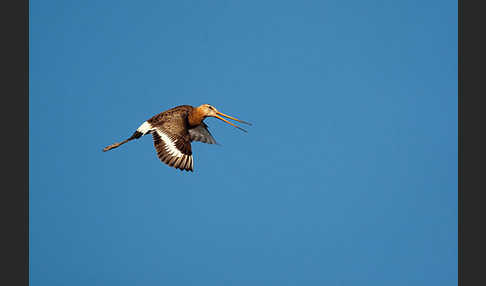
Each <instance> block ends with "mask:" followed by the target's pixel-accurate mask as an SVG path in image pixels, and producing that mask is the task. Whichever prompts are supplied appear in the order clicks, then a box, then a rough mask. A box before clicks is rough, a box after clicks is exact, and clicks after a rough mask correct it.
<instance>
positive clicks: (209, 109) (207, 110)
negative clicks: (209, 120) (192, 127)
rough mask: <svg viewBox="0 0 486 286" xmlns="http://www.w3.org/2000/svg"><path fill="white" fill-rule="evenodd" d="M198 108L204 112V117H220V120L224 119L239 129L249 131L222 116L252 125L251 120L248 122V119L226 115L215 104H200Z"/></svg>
mask: <svg viewBox="0 0 486 286" xmlns="http://www.w3.org/2000/svg"><path fill="white" fill-rule="evenodd" d="M197 110H198V111H199V112H200V113H201V114H202V116H203V118H206V117H216V118H218V119H220V120H222V121H224V122H226V123H228V124H230V125H232V126H234V127H236V128H238V129H240V130H242V131H245V132H247V131H246V130H245V129H243V128H241V127H240V126H238V125H235V124H233V123H231V122H229V121H228V120H226V119H224V118H223V117H221V116H224V117H226V118H229V119H232V120H235V121H238V122H240V123H244V124H248V125H251V123H249V122H246V121H243V120H239V119H237V118H234V117H232V116H229V115H226V114H224V113H222V112H219V111H218V110H217V109H216V108H215V107H214V106H212V105H209V104H203V105H200V106H198V107H197Z"/></svg>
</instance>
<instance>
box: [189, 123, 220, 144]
mask: <svg viewBox="0 0 486 286" xmlns="http://www.w3.org/2000/svg"><path fill="white" fill-rule="evenodd" d="M189 135H190V137H191V141H199V142H202V143H207V144H218V143H216V140H214V138H213V136H212V135H211V133H210V132H209V130H208V126H207V125H206V124H205V123H204V122H201V124H199V125H198V126H197V127H194V128H191V129H189Z"/></svg>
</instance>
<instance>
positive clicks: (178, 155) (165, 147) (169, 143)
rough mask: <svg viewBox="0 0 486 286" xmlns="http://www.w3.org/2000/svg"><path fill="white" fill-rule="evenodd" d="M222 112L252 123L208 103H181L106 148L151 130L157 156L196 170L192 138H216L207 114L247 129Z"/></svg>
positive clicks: (202, 140)
mask: <svg viewBox="0 0 486 286" xmlns="http://www.w3.org/2000/svg"><path fill="white" fill-rule="evenodd" d="M219 115H222V116H225V117H227V118H230V119H233V120H236V121H238V122H242V123H245V124H249V123H248V122H245V121H241V120H239V119H236V118H234V117H231V116H228V115H226V114H223V113H221V112H219V111H217V110H216V108H214V107H212V106H211V105H209V104H203V105H201V106H198V107H193V106H190V105H180V106H177V107H174V108H171V109H169V110H166V111H164V112H161V113H159V114H157V115H154V116H153V117H151V118H150V119H148V120H147V121H145V122H143V123H142V125H140V127H138V128H137V130H136V131H135V132H134V133H133V134H132V136H131V137H130V138H128V139H126V140H124V141H122V142H119V143H115V144H112V145H110V146H107V147H105V148H104V149H103V151H108V150H111V149H114V148H117V147H118V146H120V145H123V144H125V143H127V142H129V141H131V140H133V139H138V138H140V137H142V136H144V135H147V134H152V138H153V141H154V147H155V150H156V151H157V156H158V157H159V159H160V160H161V161H162V162H164V163H165V164H167V165H169V166H171V167H174V168H177V169H180V170H186V171H194V159H193V157H192V149H191V142H192V141H199V142H203V143H207V144H216V140H214V138H213V136H212V135H211V133H210V132H209V130H208V126H207V125H206V124H205V123H204V122H203V120H204V119H205V118H206V117H208V116H212V117H216V118H219V119H221V120H223V121H225V122H227V123H229V124H231V125H233V126H235V127H237V128H239V129H241V130H243V131H246V130H244V129H242V128H241V127H239V126H236V125H234V124H233V123H231V122H229V121H227V120H226V119H224V118H222V117H220V116H219Z"/></svg>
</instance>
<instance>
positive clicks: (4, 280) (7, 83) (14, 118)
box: [0, 0, 29, 285]
mask: <svg viewBox="0 0 486 286" xmlns="http://www.w3.org/2000/svg"><path fill="white" fill-rule="evenodd" d="M0 11H1V14H2V15H1V16H0V17H1V18H0V19H1V20H0V21H1V24H2V25H1V27H2V28H1V30H2V33H1V34H0V35H1V36H0V37H1V43H2V44H1V45H0V50H1V51H2V61H1V65H0V66H1V68H0V70H1V75H0V76H1V81H0V82H1V88H2V93H1V107H2V112H0V114H1V115H0V116H1V123H2V137H1V139H2V140H1V142H2V148H1V150H2V153H1V154H2V157H1V162H2V165H3V170H2V176H1V178H2V188H1V190H0V204H1V206H0V219H1V222H0V234H1V235H0V240H1V242H2V248H1V249H0V251H1V252H0V253H1V255H0V257H1V258H0V261H1V264H0V273H1V275H0V285H29V189H28V188H29V73H28V70H29V1H28V0H23V1H15V0H5V1H0Z"/></svg>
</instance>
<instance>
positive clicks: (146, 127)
mask: <svg viewBox="0 0 486 286" xmlns="http://www.w3.org/2000/svg"><path fill="white" fill-rule="evenodd" d="M150 131H152V125H150V123H148V122H147V121H145V122H144V123H143V124H142V125H140V127H138V128H137V130H136V131H135V132H134V133H133V134H132V136H130V138H128V139H126V140H123V141H122V142H118V143H114V144H111V145H109V146H106V147H105V148H103V152H106V151H109V150H111V149H115V148H117V147H120V146H121V145H123V144H125V143H127V142H128V141H131V140H133V139H138V138H140V137H142V136H143V135H146V134H147V133H150Z"/></svg>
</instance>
